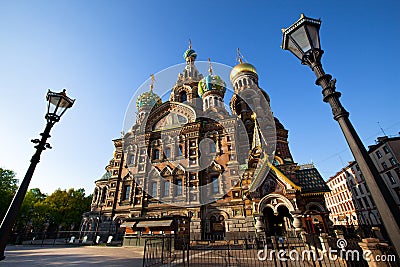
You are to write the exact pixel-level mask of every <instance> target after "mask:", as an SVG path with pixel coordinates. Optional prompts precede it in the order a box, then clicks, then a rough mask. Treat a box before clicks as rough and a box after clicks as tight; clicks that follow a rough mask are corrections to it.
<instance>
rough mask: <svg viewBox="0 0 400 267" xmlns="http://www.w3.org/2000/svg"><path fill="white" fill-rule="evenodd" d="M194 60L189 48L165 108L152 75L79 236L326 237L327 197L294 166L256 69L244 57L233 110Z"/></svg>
mask: <svg viewBox="0 0 400 267" xmlns="http://www.w3.org/2000/svg"><path fill="white" fill-rule="evenodd" d="M196 57H197V54H196V52H195V51H194V50H193V49H192V47H191V46H190V47H189V49H188V50H187V51H186V52H185V53H184V59H185V61H186V64H185V67H184V69H183V70H182V72H181V73H177V80H176V83H175V85H174V86H173V88H172V90H171V93H170V96H169V100H168V101H164V102H163V101H162V100H161V98H160V96H158V95H157V94H156V93H154V92H153V86H154V79H155V78H154V76H152V82H151V85H150V88H149V90H148V91H147V92H144V93H143V94H141V95H140V96H139V97H138V98H137V101H136V108H137V113H136V122H135V124H134V125H132V127H131V128H130V129H129V131H127V132H126V133H122V136H121V138H117V139H115V140H113V142H114V146H115V151H114V156H113V158H112V159H111V160H110V162H109V163H108V165H107V166H106V168H105V169H106V173H105V174H104V175H103V177H101V178H100V179H98V180H97V181H96V182H95V184H96V185H95V189H94V193H93V201H92V206H91V211H89V212H87V213H85V214H84V215H83V221H82V225H81V232H82V235H85V232H87V233H89V232H91V231H94V229H96V231H99V232H101V230H107V233H108V234H113V233H117V232H118V231H119V232H120V233H121V232H123V233H124V235H125V237H126V238H128V237H134V236H136V235H143V234H153V235H154V234H179V233H180V232H182V231H183V232H185V233H186V234H188V233H190V238H192V239H196V240H207V239H229V238H232V237H245V236H253V235H264V236H271V235H283V234H285V233H288V232H296V231H307V232H314V233H315V232H326V231H327V228H328V221H329V220H328V215H329V214H328V211H327V208H326V206H325V200H324V193H325V192H328V191H329V189H328V187H327V186H326V184H325V182H324V180H323V178H322V177H321V175H320V174H319V172H318V170H317V169H316V168H315V167H314V166H313V165H312V164H306V165H298V164H297V163H295V162H294V160H293V157H292V155H291V152H290V149H289V146H288V130H286V129H285V127H284V126H283V125H282V123H281V122H280V121H279V120H278V119H277V118H276V117H274V116H273V115H272V113H271V112H270V113H268V112H265V110H270V98H269V96H268V94H267V93H266V92H265V91H264V90H263V89H261V88H260V87H259V85H258V78H259V77H258V74H257V71H256V68H255V67H254V66H253V65H251V64H249V63H245V62H243V61H242V60H241V58H240V57H239V64H238V65H236V66H235V67H234V68H233V69H232V70H231V72H230V81H229V82H230V84H231V85H232V87H231V88H233V91H234V93H233V96H232V97H231V99H229V109H230V110H229V111H228V110H227V108H226V106H225V105H224V100H227V99H225V93H226V88H227V87H226V82H227V81H223V80H222V78H221V77H220V76H218V73H215V74H214V72H213V68H212V65H211V63H210V65H209V71H208V73H206V74H202V73H200V72H199V70H198V69H197V67H196ZM263 111H264V112H263ZM265 129H269V130H268V131H266V130H265ZM107 227H108V228H107Z"/></svg>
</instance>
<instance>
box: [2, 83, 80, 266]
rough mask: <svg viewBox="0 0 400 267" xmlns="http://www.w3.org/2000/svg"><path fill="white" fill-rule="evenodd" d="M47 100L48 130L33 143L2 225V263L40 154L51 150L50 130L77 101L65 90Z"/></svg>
mask: <svg viewBox="0 0 400 267" xmlns="http://www.w3.org/2000/svg"><path fill="white" fill-rule="evenodd" d="M46 99H47V101H48V105H47V113H46V116H45V118H46V121H47V124H46V128H45V129H44V132H43V133H41V134H40V135H41V136H42V138H41V139H40V140H39V139H34V140H32V142H33V143H34V144H37V145H36V146H35V148H36V152H35V154H34V155H33V156H32V159H31V164H30V165H29V168H28V170H27V171H26V174H25V177H24V179H23V180H22V183H21V185H20V187H19V188H18V191H17V193H16V194H15V196H14V198H13V200H12V202H11V204H10V207H9V208H8V211H7V213H6V216H5V217H4V219H3V222H2V223H1V227H0V261H1V260H4V258H5V256H4V250H5V248H6V245H7V240H8V237H9V236H10V233H11V230H12V227H13V225H14V223H15V219H16V217H17V215H18V212H19V210H20V208H21V205H22V201H23V200H24V197H25V194H26V191H27V190H28V186H29V183H30V181H31V178H32V175H33V173H34V171H35V168H36V165H37V164H38V163H39V161H40V154H41V153H42V151H43V150H45V149H46V148H49V149H51V146H50V144H49V143H47V138H49V137H50V130H51V128H52V127H53V126H54V124H55V123H56V122H58V121H59V120H60V118H61V116H62V115H63V114H64V113H65V111H66V110H67V109H68V108H70V107H72V105H73V104H74V102H75V100H73V99H71V98H69V97H67V95H66V94H65V89H64V90H63V91H62V92H60V93H54V92H52V91H50V90H49V91H48V93H47V96H46Z"/></svg>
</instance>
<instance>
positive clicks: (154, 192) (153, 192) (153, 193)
mask: <svg viewBox="0 0 400 267" xmlns="http://www.w3.org/2000/svg"><path fill="white" fill-rule="evenodd" d="M151 196H152V197H156V196H157V182H153V183H152V184H151Z"/></svg>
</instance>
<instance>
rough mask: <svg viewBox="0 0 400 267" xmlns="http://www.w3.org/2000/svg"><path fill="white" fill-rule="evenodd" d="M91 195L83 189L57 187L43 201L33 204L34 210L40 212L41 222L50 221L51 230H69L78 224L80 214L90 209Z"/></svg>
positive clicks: (80, 217) (80, 218)
mask: <svg viewBox="0 0 400 267" xmlns="http://www.w3.org/2000/svg"><path fill="white" fill-rule="evenodd" d="M90 203H91V196H90V195H89V196H85V190H84V189H77V190H75V189H73V188H71V189H69V190H68V191H67V190H61V189H57V190H56V191H54V192H53V193H52V194H51V195H49V196H48V197H46V199H45V200H44V201H41V202H38V203H36V204H35V207H34V209H35V211H37V212H38V213H41V218H42V219H43V220H44V222H43V223H46V221H48V222H49V223H50V227H49V231H51V230H53V231H54V230H57V229H60V230H71V228H74V227H76V226H77V225H79V224H80V222H81V220H82V214H83V213H84V212H85V211H88V210H90Z"/></svg>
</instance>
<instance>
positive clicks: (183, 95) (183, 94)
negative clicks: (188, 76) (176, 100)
mask: <svg viewBox="0 0 400 267" xmlns="http://www.w3.org/2000/svg"><path fill="white" fill-rule="evenodd" d="M180 101H181V103H183V102H186V101H187V94H186V92H185V91H183V92H181V94H180Z"/></svg>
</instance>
